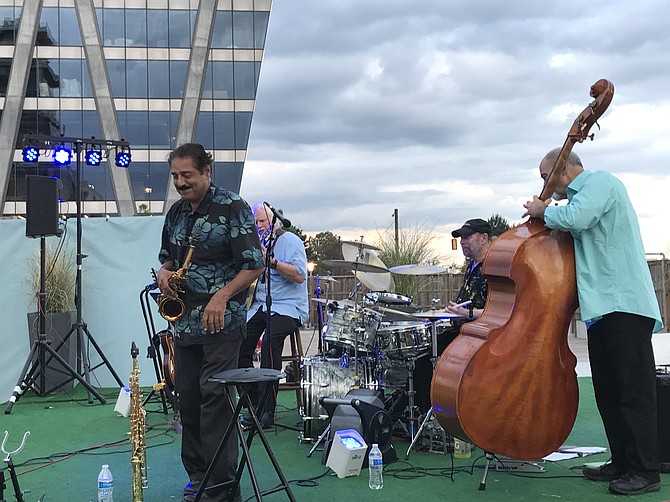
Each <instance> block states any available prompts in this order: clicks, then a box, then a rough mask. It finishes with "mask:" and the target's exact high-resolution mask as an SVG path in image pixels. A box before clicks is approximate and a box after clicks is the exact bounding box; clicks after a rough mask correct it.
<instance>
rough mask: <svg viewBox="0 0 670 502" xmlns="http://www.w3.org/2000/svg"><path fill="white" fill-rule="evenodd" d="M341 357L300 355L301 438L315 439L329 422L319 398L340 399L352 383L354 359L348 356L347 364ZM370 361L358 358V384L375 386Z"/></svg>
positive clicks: (306, 439)
mask: <svg viewBox="0 0 670 502" xmlns="http://www.w3.org/2000/svg"><path fill="white" fill-rule="evenodd" d="M341 362H342V360H341V359H340V358H324V357H321V356H314V357H306V358H304V359H303V367H302V380H301V382H300V387H301V388H302V408H301V409H300V415H301V416H302V418H303V432H302V436H301V440H304V441H315V440H316V439H318V437H319V435H320V434H321V433H322V432H323V431H324V430H325V428H326V426H327V425H328V413H327V412H326V410H325V409H324V408H323V406H321V404H320V403H319V398H322V397H331V398H336V399H341V398H343V397H344V396H346V395H347V392H349V391H350V390H351V388H352V387H353V386H354V376H355V368H354V361H353V359H350V360H349V362H348V364H349V365H348V366H347V367H342V364H341ZM372 366H373V362H372V361H371V360H369V359H368V358H361V359H359V363H358V375H359V377H360V385H361V386H365V387H368V388H375V389H376V388H377V384H376V382H375V381H374V380H373V378H372Z"/></svg>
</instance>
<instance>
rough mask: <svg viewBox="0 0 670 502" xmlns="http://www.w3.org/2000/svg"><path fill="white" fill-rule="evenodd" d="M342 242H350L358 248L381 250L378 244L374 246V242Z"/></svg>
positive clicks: (347, 242)
mask: <svg viewBox="0 0 670 502" xmlns="http://www.w3.org/2000/svg"><path fill="white" fill-rule="evenodd" d="M341 242H342V244H350V245H352V246H356V247H357V248H358V249H374V250H375V251H379V248H378V247H377V246H373V245H372V244H368V243H367V242H363V241H341Z"/></svg>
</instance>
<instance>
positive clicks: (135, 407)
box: [128, 342, 148, 502]
mask: <svg viewBox="0 0 670 502" xmlns="http://www.w3.org/2000/svg"><path fill="white" fill-rule="evenodd" d="M139 352H140V351H139V349H138V348H137V346H136V345H135V342H133V344H132V347H131V349H130V355H131V356H132V358H133V371H132V372H131V374H130V379H129V382H128V386H129V387H130V467H131V469H132V476H131V495H132V502H142V501H143V499H144V496H143V490H144V489H145V488H146V487H147V486H148V482H147V442H146V429H145V419H146V411H145V410H144V406H142V389H141V388H140V368H139V366H138V364H137V355H138V354H139Z"/></svg>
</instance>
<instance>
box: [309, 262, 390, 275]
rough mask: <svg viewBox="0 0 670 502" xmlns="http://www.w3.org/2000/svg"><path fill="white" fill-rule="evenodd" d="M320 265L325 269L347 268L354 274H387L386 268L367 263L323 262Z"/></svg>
mask: <svg viewBox="0 0 670 502" xmlns="http://www.w3.org/2000/svg"><path fill="white" fill-rule="evenodd" d="M321 263H323V264H324V265H325V266H326V267H334V268H347V269H349V270H353V271H355V272H376V273H378V274H383V273H386V272H388V269H386V268H382V267H379V266H377V265H370V264H369V263H363V262H360V261H347V260H323V261H322V262H321Z"/></svg>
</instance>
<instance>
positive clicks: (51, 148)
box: [23, 134, 132, 168]
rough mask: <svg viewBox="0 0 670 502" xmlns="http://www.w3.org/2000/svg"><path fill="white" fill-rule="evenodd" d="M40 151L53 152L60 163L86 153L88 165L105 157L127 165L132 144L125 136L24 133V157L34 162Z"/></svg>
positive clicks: (26, 160) (122, 165) (55, 161)
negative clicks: (83, 136)
mask: <svg viewBox="0 0 670 502" xmlns="http://www.w3.org/2000/svg"><path fill="white" fill-rule="evenodd" d="M40 151H44V152H51V155H48V156H50V157H51V158H52V159H53V162H54V164H55V165H57V166H66V165H68V164H70V162H72V160H73V156H74V158H75V159H76V161H77V163H79V161H80V158H79V157H80V155H81V154H85V159H84V160H85V162H86V165H89V166H94V167H95V166H99V165H100V164H101V162H102V161H103V160H104V159H107V158H110V157H114V159H115V165H116V166H117V167H123V168H127V167H129V166H130V163H131V159H132V156H131V151H130V144H129V143H128V142H127V141H125V140H123V139H122V140H120V141H115V140H100V139H97V138H93V137H91V138H72V137H66V136H47V135H44V134H26V135H24V136H23V160H24V162H29V163H35V162H37V161H38V160H39V157H40Z"/></svg>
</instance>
